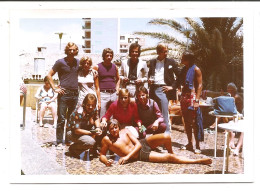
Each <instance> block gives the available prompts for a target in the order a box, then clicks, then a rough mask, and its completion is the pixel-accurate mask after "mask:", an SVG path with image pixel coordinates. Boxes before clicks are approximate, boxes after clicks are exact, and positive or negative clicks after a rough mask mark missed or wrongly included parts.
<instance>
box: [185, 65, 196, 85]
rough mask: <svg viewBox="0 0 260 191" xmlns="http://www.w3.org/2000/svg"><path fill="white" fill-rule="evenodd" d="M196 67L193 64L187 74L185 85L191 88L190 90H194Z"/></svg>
mask: <svg viewBox="0 0 260 191" xmlns="http://www.w3.org/2000/svg"><path fill="white" fill-rule="evenodd" d="M195 67H196V65H195V64H193V65H192V66H191V67H190V68H189V69H188V71H187V74H186V80H185V85H186V86H187V87H189V89H190V90H192V89H193V80H194V74H195Z"/></svg>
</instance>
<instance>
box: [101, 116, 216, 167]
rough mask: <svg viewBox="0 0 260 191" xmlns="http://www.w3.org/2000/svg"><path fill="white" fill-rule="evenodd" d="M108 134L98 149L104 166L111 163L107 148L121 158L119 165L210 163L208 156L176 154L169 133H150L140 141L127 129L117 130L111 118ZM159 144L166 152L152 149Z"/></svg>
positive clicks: (116, 122)
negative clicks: (129, 162) (136, 162)
mask: <svg viewBox="0 0 260 191" xmlns="http://www.w3.org/2000/svg"><path fill="white" fill-rule="evenodd" d="M108 128H109V135H107V136H105V137H104V138H103V139H102V147H101V151H100V161H101V162H103V163H104V164H105V165H106V166H111V165H112V164H113V162H114V161H113V160H112V159H109V160H108V159H107V157H106V153H107V151H108V150H111V151H112V152H114V153H116V154H117V155H119V156H120V157H121V158H120V159H119V161H118V163H119V164H120V165H122V164H125V163H127V162H128V161H135V160H141V161H149V162H161V163H163V162H169V163H179V164H206V165H208V164H211V163H212V160H211V159H210V158H204V159H188V158H185V157H180V156H177V155H175V154H174V153H173V151H172V146H171V137H170V135H169V134H165V133H162V134H156V135H151V136H150V137H148V138H146V139H142V140H140V142H139V141H138V140H137V139H136V138H135V137H134V135H133V134H132V133H131V132H130V131H129V130H127V129H122V130H119V123H118V121H117V120H116V119H111V120H110V121H109V122H108ZM159 145H164V147H165V148H166V149H167V151H168V153H158V152H155V151H152V149H155V148H156V147H157V146H159Z"/></svg>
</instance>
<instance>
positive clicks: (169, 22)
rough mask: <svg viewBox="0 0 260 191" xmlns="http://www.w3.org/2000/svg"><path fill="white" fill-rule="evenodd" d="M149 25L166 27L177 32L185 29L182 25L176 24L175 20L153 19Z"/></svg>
mask: <svg viewBox="0 0 260 191" xmlns="http://www.w3.org/2000/svg"><path fill="white" fill-rule="evenodd" d="M148 24H152V25H165V26H168V27H170V28H172V29H174V30H176V31H179V32H181V31H182V30H183V27H182V25H181V24H180V23H178V22H176V21H175V20H173V19H161V18H158V19H152V20H151V21H149V22H148Z"/></svg>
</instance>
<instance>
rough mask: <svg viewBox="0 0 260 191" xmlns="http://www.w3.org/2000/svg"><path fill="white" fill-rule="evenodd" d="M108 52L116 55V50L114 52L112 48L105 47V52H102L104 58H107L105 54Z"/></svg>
mask: <svg viewBox="0 0 260 191" xmlns="http://www.w3.org/2000/svg"><path fill="white" fill-rule="evenodd" d="M107 53H111V54H112V56H113V57H114V52H113V50H112V49H111V48H105V49H104V50H103V53H102V58H103V60H104V59H105V56H106V54H107Z"/></svg>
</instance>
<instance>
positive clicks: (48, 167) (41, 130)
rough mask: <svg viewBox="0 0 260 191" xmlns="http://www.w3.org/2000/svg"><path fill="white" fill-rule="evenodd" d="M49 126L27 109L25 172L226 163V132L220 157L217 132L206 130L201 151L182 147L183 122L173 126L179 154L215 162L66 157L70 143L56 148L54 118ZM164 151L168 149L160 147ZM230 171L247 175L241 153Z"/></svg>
mask: <svg viewBox="0 0 260 191" xmlns="http://www.w3.org/2000/svg"><path fill="white" fill-rule="evenodd" d="M45 126H46V127H39V124H37V123H36V122H35V111H34V110H32V111H31V110H30V108H27V116H26V127H25V130H21V135H22V136H21V138H22V140H21V150H22V153H21V154H22V170H23V172H24V174H25V175H36V174H38V175H50V174H53V175H63V174H70V175H93V174H96V175H122V174H125V175H142V174H151V175H152V174H219V173H221V170H222V165H223V148H224V145H223V144H224V134H223V133H222V132H218V142H217V158H213V155H214V149H213V148H214V134H208V133H205V138H204V142H202V143H201V150H202V153H201V154H194V153H193V152H191V151H185V150H180V149H179V148H180V147H181V146H182V145H184V144H186V143H187V142H186V141H187V139H186V135H185V133H184V127H183V126H182V125H173V126H172V132H171V137H172V146H173V151H174V152H175V153H176V154H177V155H182V156H186V157H189V158H206V157H210V158H212V160H213V163H212V164H211V165H199V164H169V163H164V164H161V163H150V162H141V161H136V162H132V163H129V164H125V165H118V164H117V161H118V159H119V157H118V156H117V155H111V156H109V157H111V158H113V159H114V160H115V164H114V165H113V166H112V167H106V166H105V165H104V164H102V163H101V162H100V161H99V158H92V157H90V156H89V154H88V152H86V153H83V154H82V156H81V158H80V159H77V158H73V157H70V156H66V155H65V153H66V152H67V151H68V146H65V148H64V150H56V147H55V146H54V145H53V144H54V141H55V132H56V130H55V129H54V128H52V121H51V120H49V121H48V120H45ZM159 149H160V150H161V151H160V152H167V151H166V150H163V148H161V147H159ZM229 161H230V162H229V173H231V174H243V172H244V159H243V157H242V156H241V153H240V155H239V156H232V155H231V156H230V158H229Z"/></svg>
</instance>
